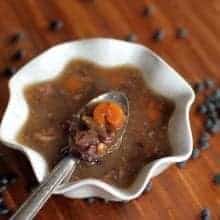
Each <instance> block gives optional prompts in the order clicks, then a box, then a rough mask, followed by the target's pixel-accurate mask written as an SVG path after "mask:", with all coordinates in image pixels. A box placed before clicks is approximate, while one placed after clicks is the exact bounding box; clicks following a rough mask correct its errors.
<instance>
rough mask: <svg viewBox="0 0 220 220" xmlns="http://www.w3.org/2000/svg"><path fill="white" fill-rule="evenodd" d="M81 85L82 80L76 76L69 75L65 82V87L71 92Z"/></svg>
mask: <svg viewBox="0 0 220 220" xmlns="http://www.w3.org/2000/svg"><path fill="white" fill-rule="evenodd" d="M81 87H82V81H81V80H80V79H79V77H77V76H71V77H69V78H68V79H67V80H66V82H65V88H66V89H67V90H68V91H69V92H72V93H74V92H76V91H77V90H78V89H80V88H81Z"/></svg>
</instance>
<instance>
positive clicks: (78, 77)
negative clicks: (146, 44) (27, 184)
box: [17, 60, 173, 187]
mask: <svg viewBox="0 0 220 220" xmlns="http://www.w3.org/2000/svg"><path fill="white" fill-rule="evenodd" d="M111 90H118V91H121V92H124V93H125V94H126V95H127V96H128V99H129V103H130V117H129V121H128V127H127V130H126V133H125V136H124V138H123V141H122V144H121V147H120V148H119V149H117V150H115V151H113V152H112V153H110V154H107V155H106V156H104V157H103V158H102V159H101V160H100V161H99V162H98V163H96V164H95V165H91V164H89V163H88V162H85V161H81V162H80V164H79V165H78V167H77V169H76V171H75V172H74V174H73V176H72V181H76V180H79V179H84V178H89V177H92V178H98V179H102V180H103V181H105V182H108V183H111V184H115V185H117V186H119V187H127V186H129V185H130V184H132V182H133V180H134V178H135V177H136V175H137V173H138V172H139V170H140V169H141V168H142V167H143V166H144V165H145V164H146V163H149V162H150V161H152V160H155V159H157V158H161V157H164V156H167V155H170V154H171V147H170V144H169V141H168V134H167V130H168V129H167V126H168V121H169V118H170V116H171V114H172V111H173V105H172V103H170V102H169V101H168V100H166V99H164V98H163V97H160V96H158V95H156V94H154V93H153V92H152V91H151V90H149V88H147V86H146V84H145V82H144V80H143V78H142V74H141V72H140V71H139V70H138V69H136V68H134V67H132V66H119V67H115V68H105V67H101V66H98V65H96V64H94V63H90V62H88V61H84V60H74V61H72V62H71V63H69V64H68V65H67V66H66V68H65V69H64V71H63V74H62V75H61V76H59V77H58V78H56V79H54V80H51V81H46V82H42V83H38V84H34V85H30V86H28V87H27V88H26V89H25V91H24V94H25V98H26V100H27V103H28V105H29V109H30V111H29V116H28V119H27V121H26V123H25V124H24V126H23V128H22V129H21V131H20V133H19V135H18V137H17V139H18V141H19V142H20V143H22V144H25V145H27V146H29V147H30V148H32V149H34V150H35V151H37V152H39V153H40V154H42V155H43V156H44V157H45V158H46V160H47V162H48V164H49V167H50V169H51V168H52V167H53V166H54V164H55V163H56V161H57V159H58V158H59V151H60V149H61V148H62V147H64V146H66V145H67V143H68V132H67V130H68V129H67V121H68V120H70V119H71V117H72V115H73V114H75V113H77V111H78V110H79V109H80V108H81V107H82V106H83V105H85V104H86V103H87V102H88V101H89V100H90V99H92V98H94V97H96V96H98V95H100V94H102V93H104V92H108V91H111Z"/></svg>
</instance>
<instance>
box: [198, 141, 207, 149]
mask: <svg viewBox="0 0 220 220" xmlns="http://www.w3.org/2000/svg"><path fill="white" fill-rule="evenodd" d="M198 147H199V149H200V150H206V149H208V148H209V142H208V141H206V140H200V141H199V146H198Z"/></svg>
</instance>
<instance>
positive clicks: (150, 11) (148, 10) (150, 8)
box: [141, 5, 155, 17]
mask: <svg viewBox="0 0 220 220" xmlns="http://www.w3.org/2000/svg"><path fill="white" fill-rule="evenodd" d="M154 12H155V6H154V5H147V6H145V7H144V8H143V10H142V13H141V14H142V15H143V16H146V17H147V16H151V15H153V14H154Z"/></svg>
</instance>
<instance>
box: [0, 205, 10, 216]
mask: <svg viewBox="0 0 220 220" xmlns="http://www.w3.org/2000/svg"><path fill="white" fill-rule="evenodd" d="M9 212H10V210H9V209H8V208H7V207H6V206H5V204H3V203H1V204H0V215H7V214H8V213H9Z"/></svg>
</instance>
